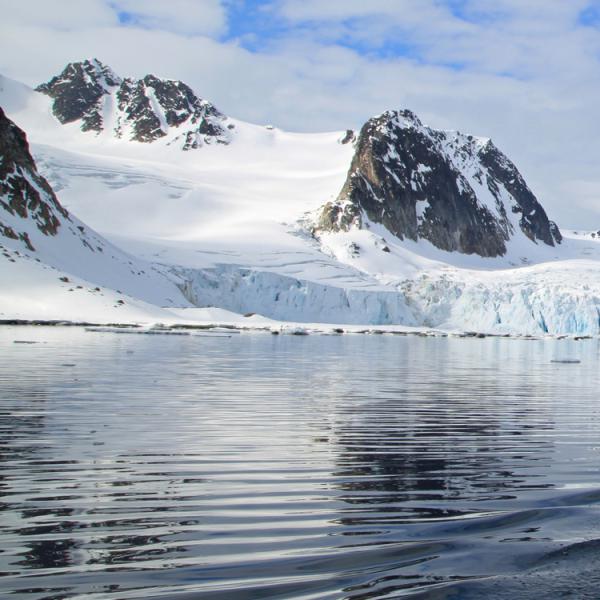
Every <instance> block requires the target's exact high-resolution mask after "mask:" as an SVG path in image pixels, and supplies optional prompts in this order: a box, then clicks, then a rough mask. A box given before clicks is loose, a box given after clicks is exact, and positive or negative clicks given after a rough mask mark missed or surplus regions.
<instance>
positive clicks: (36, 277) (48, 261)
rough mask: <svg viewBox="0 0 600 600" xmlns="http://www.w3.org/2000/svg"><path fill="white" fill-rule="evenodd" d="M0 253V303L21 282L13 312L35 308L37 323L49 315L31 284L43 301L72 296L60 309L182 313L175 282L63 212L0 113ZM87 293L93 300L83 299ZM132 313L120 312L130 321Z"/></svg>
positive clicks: (19, 137) (25, 146) (17, 131)
mask: <svg viewBox="0 0 600 600" xmlns="http://www.w3.org/2000/svg"><path fill="white" fill-rule="evenodd" d="M0 250H1V254H0V273H2V278H3V280H4V281H10V282H11V285H10V286H3V290H2V292H1V293H0V296H2V297H3V298H7V297H8V296H9V295H10V294H11V293H13V292H16V291H18V289H19V282H21V284H23V288H22V289H21V297H20V298H19V299H18V302H17V305H20V306H21V307H23V306H25V305H26V304H27V303H28V302H33V304H34V305H36V306H37V307H38V310H39V311H40V316H39V317H38V318H43V316H42V315H44V314H46V311H47V309H48V307H46V306H45V304H44V296H42V295H40V296H39V297H36V296H34V297H31V296H30V294H31V292H32V290H34V289H36V282H37V283H39V282H45V285H44V286H42V288H43V289H44V295H45V294H48V295H52V294H53V293H55V292H56V290H57V289H59V288H64V290H63V291H64V292H70V294H67V299H65V298H63V299H62V300H61V303H68V302H71V303H72V302H75V304H76V305H78V306H81V305H85V304H89V302H90V300H91V302H92V304H94V305H95V306H96V305H98V306H100V305H106V304H107V303H108V305H110V307H112V308H122V307H123V306H124V305H125V304H126V303H127V304H132V305H136V304H137V305H140V302H138V300H142V302H141V304H143V303H144V302H148V303H152V304H154V305H160V306H167V305H179V306H186V305H188V303H187V302H186V301H185V299H184V298H183V296H182V295H181V292H180V291H179V289H178V288H177V286H176V284H175V282H174V281H172V280H169V279H168V278H167V277H166V276H165V275H164V274H163V273H161V272H160V271H159V270H157V269H156V268H155V267H154V266H153V265H151V264H149V263H147V262H146V261H143V260H140V259H137V258H134V257H133V256H130V255H128V254H126V253H124V252H123V251H122V250H120V249H118V248H116V247H115V246H114V245H113V244H111V243H110V242H108V241H107V240H106V239H104V238H103V237H102V236H100V235H99V234H97V233H96V232H95V231H94V230H92V229H90V228H89V227H88V226H87V225H85V224H84V223H82V222H81V221H80V220H79V219H77V218H76V217H75V216H74V215H72V214H71V213H70V212H69V211H68V210H66V209H65V208H64V207H63V206H62V205H61V203H60V201H59V200H58V198H57V197H56V194H55V193H54V191H53V189H52V187H51V186H50V185H49V183H48V182H47V180H46V179H45V178H44V177H43V176H42V175H40V173H39V171H38V169H37V165H36V163H35V161H34V159H33V157H32V156H31V153H30V151H29V144H28V141H27V137H26V135H25V133H24V132H23V131H22V130H21V129H20V128H19V127H17V126H16V125H15V124H14V123H13V122H12V121H11V120H10V119H8V118H7V117H6V115H5V113H4V111H3V110H2V109H1V108H0ZM75 282H77V283H75ZM99 286H102V288H105V289H102V288H101V287H99ZM42 288H40V289H42ZM106 288H107V289H106ZM25 290H27V291H25ZM38 291H39V290H38ZM90 293H91V294H92V295H96V296H98V297H97V298H95V299H89V298H88V296H89V294H90ZM82 294H86V296H85V297H82ZM136 299H137V300H136ZM0 304H2V303H1V302H0ZM105 308H106V307H105ZM130 308H131V307H130V306H127V308H126V309H124V310H121V311H120V312H121V313H128V314H129V316H131V310H130ZM146 308H147V307H146ZM155 308H156V307H155ZM144 310H145V309H144ZM142 312H144V311H142ZM145 312H148V311H147V310H146V311H145ZM149 312H150V313H159V312H160V311H158V310H154V309H150V310H149ZM117 318H118V317H117Z"/></svg>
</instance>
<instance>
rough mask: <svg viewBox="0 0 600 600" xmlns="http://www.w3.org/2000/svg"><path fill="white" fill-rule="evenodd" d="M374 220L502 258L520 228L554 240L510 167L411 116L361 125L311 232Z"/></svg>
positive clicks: (486, 148) (403, 234) (451, 247)
mask: <svg viewBox="0 0 600 600" xmlns="http://www.w3.org/2000/svg"><path fill="white" fill-rule="evenodd" d="M369 221H371V222H373V223H380V224H382V225H383V226H384V227H386V228H387V229H388V230H389V231H390V232H391V233H393V234H394V235H395V236H397V237H398V238H400V239H404V238H408V239H411V240H414V241H416V240H418V239H419V238H423V239H426V240H429V241H430V242H431V243H432V244H434V245H435V246H437V247H438V248H440V249H442V250H447V251H458V252H462V253H466V254H479V255H480V256H485V257H494V256H502V255H504V254H505V253H506V250H507V248H506V243H507V242H508V241H509V240H510V239H511V238H512V237H513V236H514V235H515V233H517V230H518V229H520V230H521V231H522V232H523V233H524V234H525V235H526V236H527V237H528V238H529V239H530V240H532V241H533V242H536V243H537V242H538V241H540V242H543V243H545V244H548V245H550V246H553V245H554V244H555V243H559V242H560V241H561V239H562V238H561V235H560V231H559V230H558V227H557V226H556V225H555V224H554V223H552V222H551V221H549V220H548V217H547V216H546V213H545V211H544V209H543V208H542V206H541V205H540V204H539V202H538V201H537V199H536V198H535V196H534V195H533V193H532V192H531V190H530V189H529V188H528V186H527V184H526V183H525V181H524V179H523V177H522V176H521V174H520V173H519V171H518V170H517V168H516V167H515V165H514V164H513V163H512V162H511V161H510V160H509V159H508V158H507V157H506V156H505V155H504V154H502V152H500V151H499V150H498V149H497V148H496V146H494V145H493V143H492V142H491V141H490V140H488V139H485V138H477V137H474V136H470V135H463V134H461V133H459V132H447V131H438V130H435V129H431V128H429V127H426V126H425V125H423V124H422V123H421V121H420V120H419V118H418V117H417V116H416V115H415V114H414V113H413V112H411V111H408V110H401V111H387V112H385V113H383V114H382V115H379V116H378V117H374V118H373V119H370V120H369V121H368V122H367V123H366V124H365V125H364V126H363V128H362V130H361V132H360V135H359V138H358V142H357V143H356V151H355V155H354V158H353V160H352V164H351V166H350V170H349V172H348V177H347V179H346V182H345V184H344V187H343V188H342V191H341V192H340V195H339V196H338V198H337V199H336V200H335V201H334V202H330V203H328V204H326V205H325V206H324V207H323V209H322V210H321V211H320V214H319V216H318V218H317V225H316V228H315V232H316V233H317V234H318V232H319V231H340V230H348V229H350V228H353V227H367V226H368V222H369Z"/></svg>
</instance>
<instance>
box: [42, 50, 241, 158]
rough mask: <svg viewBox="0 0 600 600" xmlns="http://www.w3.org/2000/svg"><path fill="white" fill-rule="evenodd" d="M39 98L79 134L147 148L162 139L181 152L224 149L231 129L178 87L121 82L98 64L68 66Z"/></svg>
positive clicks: (149, 80) (151, 80) (152, 81)
mask: <svg viewBox="0 0 600 600" xmlns="http://www.w3.org/2000/svg"><path fill="white" fill-rule="evenodd" d="M36 89H37V91H38V92H42V93H43V94H46V95H47V96H49V97H50V98H52V101H53V102H52V112H53V113H54V116H55V117H56V118H57V119H58V120H59V121H60V122H61V123H63V124H65V123H77V124H79V126H80V129H81V131H92V132H95V133H96V134H100V133H105V134H107V135H112V136H115V137H117V138H124V139H127V140H133V141H137V142H145V143H151V142H155V141H156V140H159V139H162V138H164V139H165V140H167V142H168V143H169V144H174V145H177V146H179V147H181V148H182V149H183V150H192V149H196V148H198V147H200V146H202V145H203V144H211V143H218V144H228V143H229V142H230V140H231V130H232V129H234V128H235V125H234V124H233V123H231V122H229V123H228V122H227V121H228V119H227V118H226V117H225V116H224V115H223V114H221V113H220V112H219V111H218V110H217V109H216V108H215V107H214V106H213V105H212V104H211V103H210V102H207V101H206V100H202V99H200V98H198V96H196V94H195V93H194V92H193V91H192V90H191V89H190V87H188V86H187V85H186V84H185V83H182V82H181V81H174V80H170V79H160V78H158V77H155V76H154V75H146V76H145V77H143V78H142V79H138V80H136V79H131V78H125V79H122V78H121V77H119V76H118V75H117V74H116V73H115V72H114V71H113V70H112V69H111V68H110V67H108V66H106V65H104V64H102V63H101V62H100V61H99V60H97V59H92V60H85V61H83V62H75V63H70V64H68V65H67V66H66V67H65V69H64V70H63V71H62V73H60V74H59V75H57V76H56V77H53V78H52V79H51V80H50V81H48V82H47V83H44V84H42V85H40V86H38V87H37V88H36Z"/></svg>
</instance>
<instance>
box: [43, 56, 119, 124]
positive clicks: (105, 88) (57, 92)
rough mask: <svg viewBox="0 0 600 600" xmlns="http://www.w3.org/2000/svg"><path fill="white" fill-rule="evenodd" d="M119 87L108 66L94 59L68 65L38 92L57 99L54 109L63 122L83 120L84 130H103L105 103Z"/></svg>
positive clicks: (117, 78)
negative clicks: (105, 97) (105, 98)
mask: <svg viewBox="0 0 600 600" xmlns="http://www.w3.org/2000/svg"><path fill="white" fill-rule="evenodd" d="M120 84H121V79H120V78H119V77H118V76H117V75H115V74H114V72H113V71H112V70H111V69H110V68H109V67H107V66H106V65H103V64H102V63H101V62H100V61H98V60H95V59H94V60H86V61H83V62H79V63H70V64H68V65H67V66H66V67H65V69H64V70H63V72H62V73H61V74H60V75H57V76H56V77H53V78H52V79H51V80H50V81H49V82H48V83H44V84H42V85H40V86H38V87H37V88H36V91H38V92H42V93H44V94H46V95H48V96H50V97H51V98H53V99H54V103H53V105H52V110H53V112H54V116H55V117H56V118H57V119H58V120H59V121H60V122H61V123H73V122H74V121H81V129H82V130H83V131H102V128H103V126H104V124H103V120H102V108H103V102H102V100H103V98H104V96H105V95H107V94H109V93H110V90H111V88H115V87H117V86H119V85H120Z"/></svg>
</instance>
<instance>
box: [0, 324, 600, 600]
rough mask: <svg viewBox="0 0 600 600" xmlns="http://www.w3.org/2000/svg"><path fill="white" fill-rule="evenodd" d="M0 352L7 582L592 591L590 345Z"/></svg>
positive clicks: (91, 343)
mask: <svg viewBox="0 0 600 600" xmlns="http://www.w3.org/2000/svg"><path fill="white" fill-rule="evenodd" d="M15 340H17V341H37V342H38V343H37V344H18V343H17V344H15V343H14V342H15ZM0 352H1V361H0V571H1V573H0V591H1V592H2V593H3V594H4V596H5V597H10V598H27V599H42V598H44V599H50V598H53V599H58V598H71V597H82V598H83V597H85V598H86V599H90V600H96V599H107V598H124V599H125V598H181V599H188V598H189V599H192V598H210V599H213V598H214V599H216V600H219V599H234V600H238V599H250V598H252V599H254V598H256V599H262V598H298V599H300V598H301V599H313V598H348V599H353V600H362V599H367V598H398V597H405V596H407V597H417V598H505V597H506V598H529V597H531V598H537V599H538V600H539V599H540V598H554V597H560V595H561V594H568V593H571V594H573V595H572V597H576V598H600V575H599V574H600V542H598V543H596V540H597V539H600V510H599V507H600V460H599V459H600V407H599V392H598V390H599V389H600V375H599V370H598V359H599V356H600V352H599V345H598V342H597V341H582V342H572V341H559V342H556V341H516V340H504V339H484V340H471V339H430V338H415V337H409V338H406V337H399V336H348V335H346V336H331V337H327V336H309V337H293V336H271V335H266V334H265V335H262V334H242V335H234V336H233V337H231V338H208V337H168V336H142V335H114V334H101V333H90V332H85V331H83V330H79V329H57V328H9V327H4V328H0ZM564 358H570V359H573V358H575V359H579V360H581V363H580V364H569V365H567V364H555V363H552V362H551V361H552V360H553V359H564Z"/></svg>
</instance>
